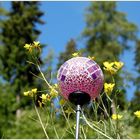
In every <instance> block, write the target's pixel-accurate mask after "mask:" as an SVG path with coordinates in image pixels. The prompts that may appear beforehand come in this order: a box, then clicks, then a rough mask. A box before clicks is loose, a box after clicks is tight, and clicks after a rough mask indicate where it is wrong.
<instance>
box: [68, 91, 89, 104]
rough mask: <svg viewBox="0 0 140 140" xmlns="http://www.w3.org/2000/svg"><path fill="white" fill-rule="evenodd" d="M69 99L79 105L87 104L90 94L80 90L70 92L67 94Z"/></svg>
mask: <svg viewBox="0 0 140 140" xmlns="http://www.w3.org/2000/svg"><path fill="white" fill-rule="evenodd" d="M68 98H69V101H70V102H71V103H73V104H75V105H81V106H83V105H84V104H88V103H89V102H90V96H89V94H87V93H85V92H81V91H77V92H72V93H70V94H69V97H68Z"/></svg>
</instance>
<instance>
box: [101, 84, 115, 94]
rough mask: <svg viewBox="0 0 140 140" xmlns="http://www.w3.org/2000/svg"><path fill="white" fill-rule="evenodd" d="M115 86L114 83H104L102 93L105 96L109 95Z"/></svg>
mask: <svg viewBox="0 0 140 140" xmlns="http://www.w3.org/2000/svg"><path fill="white" fill-rule="evenodd" d="M114 86H115V84H114V83H105V84H104V91H105V93H106V94H111V92H112V91H113V88H114Z"/></svg>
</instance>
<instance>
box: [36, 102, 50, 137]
mask: <svg viewBox="0 0 140 140" xmlns="http://www.w3.org/2000/svg"><path fill="white" fill-rule="evenodd" d="M34 107H35V111H36V113H37V116H38V119H39V121H40V124H41V126H42V129H43V131H44V134H45V136H46V138H47V139H49V136H48V134H47V132H46V130H45V127H44V125H43V123H42V120H41V117H40V115H39V112H38V109H37V107H36V105H35V104H34Z"/></svg>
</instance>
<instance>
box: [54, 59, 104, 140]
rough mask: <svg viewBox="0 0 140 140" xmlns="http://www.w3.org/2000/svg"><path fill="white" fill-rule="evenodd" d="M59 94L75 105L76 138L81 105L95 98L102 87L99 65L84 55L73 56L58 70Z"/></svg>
mask: <svg viewBox="0 0 140 140" xmlns="http://www.w3.org/2000/svg"><path fill="white" fill-rule="evenodd" d="M57 79H58V85H59V88H60V91H61V95H62V96H63V97H64V98H65V99H66V100H69V101H70V102H71V103H73V104H75V105H76V106H77V108H76V139H78V133H79V118H80V112H81V107H82V106H83V105H85V104H88V103H89V102H90V101H91V100H93V99H95V98H96V97H97V96H98V95H99V93H100V92H101V90H102V88H103V80H104V76H103V73H102V70H101V68H100V67H99V65H98V64H97V63H96V62H95V61H93V60H91V59H89V58H86V57H74V58H71V59H69V60H68V61H66V62H65V63H64V64H63V65H62V66H61V67H60V69H59V70H58V75H57Z"/></svg>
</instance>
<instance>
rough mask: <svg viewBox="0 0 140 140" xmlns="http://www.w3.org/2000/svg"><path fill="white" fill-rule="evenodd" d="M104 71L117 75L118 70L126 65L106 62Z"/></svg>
mask: <svg viewBox="0 0 140 140" xmlns="http://www.w3.org/2000/svg"><path fill="white" fill-rule="evenodd" d="M103 65H104V70H105V71H108V72H110V73H111V74H115V73H116V72H117V71H118V70H120V69H121V68H122V66H123V65H124V64H123V62H117V61H115V62H107V61H106V62H104V63H103Z"/></svg>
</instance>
